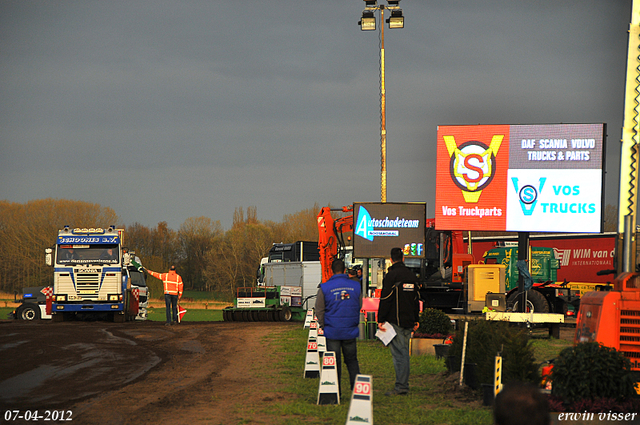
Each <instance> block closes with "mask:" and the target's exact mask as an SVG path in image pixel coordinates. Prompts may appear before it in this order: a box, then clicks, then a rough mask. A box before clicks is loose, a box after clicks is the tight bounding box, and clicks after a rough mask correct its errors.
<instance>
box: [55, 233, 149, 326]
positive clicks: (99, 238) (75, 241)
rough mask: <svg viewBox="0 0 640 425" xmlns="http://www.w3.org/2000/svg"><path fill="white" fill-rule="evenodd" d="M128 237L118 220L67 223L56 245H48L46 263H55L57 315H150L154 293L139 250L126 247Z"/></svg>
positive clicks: (129, 317)
mask: <svg viewBox="0 0 640 425" xmlns="http://www.w3.org/2000/svg"><path fill="white" fill-rule="evenodd" d="M123 239H124V231H123V230H122V229H116V228H115V227H114V226H111V227H109V228H108V229H102V228H75V229H71V228H70V227H69V226H65V228H64V229H62V230H60V231H59V232H58V239H57V241H56V245H55V249H54V250H53V249H51V248H49V249H47V250H46V251H45V261H46V263H47V264H48V265H50V266H53V267H54V277H53V300H52V311H51V314H52V316H53V320H54V321H63V320H65V319H71V318H73V317H76V316H78V317H84V316H92V317H95V316H107V317H108V318H110V319H112V320H113V321H115V322H124V321H128V320H133V319H135V318H136V317H138V318H142V317H145V318H146V314H145V313H144V311H142V312H141V307H145V303H146V301H147V297H148V294H147V288H146V285H145V284H144V275H143V273H142V266H141V265H140V264H139V263H137V262H136V261H135V260H136V259H137V257H135V254H132V253H127V252H124V250H123V246H122V243H123ZM138 274H139V275H140V276H138ZM141 301H142V306H141V305H140V302H141ZM141 316H142V317H141Z"/></svg>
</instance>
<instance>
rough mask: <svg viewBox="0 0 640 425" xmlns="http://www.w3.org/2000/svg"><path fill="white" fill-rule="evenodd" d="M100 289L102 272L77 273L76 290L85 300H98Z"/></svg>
mask: <svg viewBox="0 0 640 425" xmlns="http://www.w3.org/2000/svg"><path fill="white" fill-rule="evenodd" d="M99 289H100V274H98V273H78V274H77V275H76V291H77V293H78V296H80V298H82V299H83V300H97V299H98V290H99Z"/></svg>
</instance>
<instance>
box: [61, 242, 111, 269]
mask: <svg viewBox="0 0 640 425" xmlns="http://www.w3.org/2000/svg"><path fill="white" fill-rule="evenodd" d="M56 249H57V252H56V263H57V264H65V265H68V264H119V263H120V260H119V259H120V247H119V245H117V244H112V245H111V244H97V245H58V246H57V247H56Z"/></svg>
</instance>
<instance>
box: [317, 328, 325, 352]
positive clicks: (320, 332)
mask: <svg viewBox="0 0 640 425" xmlns="http://www.w3.org/2000/svg"><path fill="white" fill-rule="evenodd" d="M325 351H327V338H326V337H325V336H324V331H323V330H322V328H321V327H320V326H318V353H320V355H321V356H322V355H323V354H324V352H325Z"/></svg>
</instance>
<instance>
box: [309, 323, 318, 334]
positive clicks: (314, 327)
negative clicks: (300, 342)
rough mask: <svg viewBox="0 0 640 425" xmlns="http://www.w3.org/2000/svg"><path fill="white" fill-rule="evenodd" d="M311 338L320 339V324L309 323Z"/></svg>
mask: <svg viewBox="0 0 640 425" xmlns="http://www.w3.org/2000/svg"><path fill="white" fill-rule="evenodd" d="M309 338H318V322H316V321H315V320H312V321H311V323H309Z"/></svg>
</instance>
